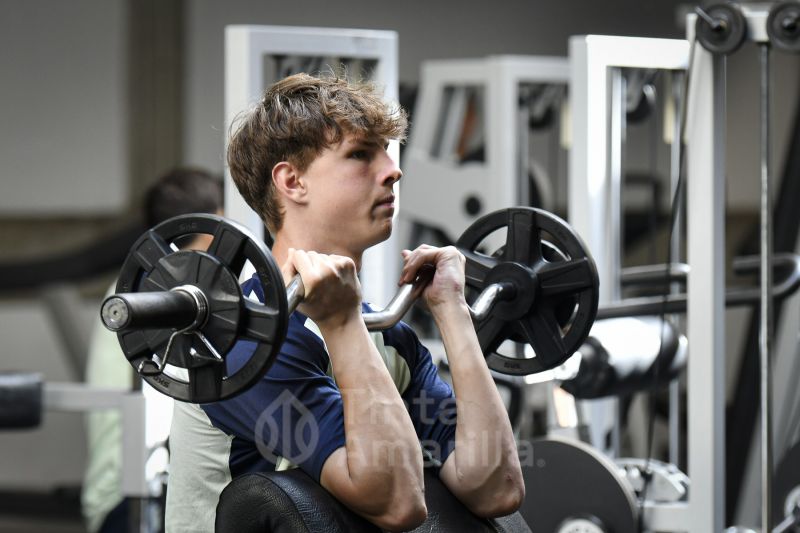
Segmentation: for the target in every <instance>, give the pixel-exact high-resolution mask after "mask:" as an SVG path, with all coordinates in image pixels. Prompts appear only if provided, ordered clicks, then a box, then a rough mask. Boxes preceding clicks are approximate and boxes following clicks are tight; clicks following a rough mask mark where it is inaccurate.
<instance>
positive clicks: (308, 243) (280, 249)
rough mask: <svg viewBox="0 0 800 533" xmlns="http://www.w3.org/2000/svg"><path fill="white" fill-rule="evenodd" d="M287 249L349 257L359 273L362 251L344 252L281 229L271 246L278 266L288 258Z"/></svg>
mask: <svg viewBox="0 0 800 533" xmlns="http://www.w3.org/2000/svg"><path fill="white" fill-rule="evenodd" d="M289 248H294V249H296V250H304V251H306V252H317V253H321V254H328V255H342V256H345V257H349V258H350V259H352V260H353V261H354V262H355V264H356V270H357V271H359V272H360V271H361V257H362V255H363V253H364V252H363V251H353V250H345V249H340V248H338V247H336V246H335V245H334V246H332V245H331V244H330V243H326V244H322V243H319V242H316V241H315V240H314V239H313V238H310V237H309V236H307V235H292V234H291V232H288V231H284V230H283V229H281V230H280V231H278V233H277V234H276V235H275V242H274V243H273V245H272V255H273V257H274V258H275V261H276V262H277V263H278V266H283V264H284V263H285V262H286V258H287V257H288V256H289Z"/></svg>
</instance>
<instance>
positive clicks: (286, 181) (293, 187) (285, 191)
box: [272, 161, 308, 204]
mask: <svg viewBox="0 0 800 533" xmlns="http://www.w3.org/2000/svg"><path fill="white" fill-rule="evenodd" d="M272 182H273V183H274V184H275V189H276V190H277V191H278V194H279V195H280V196H281V197H282V198H285V199H286V200H287V201H290V202H294V203H298V204H302V203H305V202H306V193H307V192H308V191H307V190H306V184H305V180H303V179H302V178H301V173H300V172H299V171H298V169H297V167H295V166H294V165H293V164H291V163H290V162H288V161H281V162H280V163H278V164H277V165H275V166H274V167H272Z"/></svg>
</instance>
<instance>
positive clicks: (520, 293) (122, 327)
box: [101, 207, 598, 403]
mask: <svg viewBox="0 0 800 533" xmlns="http://www.w3.org/2000/svg"><path fill="white" fill-rule="evenodd" d="M502 229H505V231H506V239H505V243H504V245H502V246H501V247H500V248H499V249H497V250H496V251H494V253H492V254H486V253H484V251H483V250H484V249H485V248H486V246H487V243H486V239H487V237H489V235H491V234H493V233H494V232H496V231H497V230H502ZM193 233H208V234H211V235H213V237H214V238H213V240H212V243H211V245H210V247H209V249H208V250H207V251H206V252H199V251H175V250H173V249H172V248H171V247H170V243H171V242H173V241H175V240H176V239H179V238H180V237H182V236H185V235H190V234H193ZM457 246H458V247H459V249H460V251H461V253H463V254H464V256H465V257H466V260H467V264H466V285H467V287H468V288H470V289H471V290H473V291H476V292H479V293H480V294H479V296H478V297H477V298H476V299H475V300H474V301H473V303H472V304H471V307H470V313H471V315H472V318H473V322H474V324H475V328H476V332H477V335H478V339H479V341H480V344H481V348H482V349H483V351H484V353H485V354H486V357H487V364H488V365H489V367H490V368H491V369H493V370H497V371H499V372H503V373H507V374H517V375H524V374H532V373H535V372H539V371H543V370H549V369H551V368H554V367H556V366H558V365H560V364H562V363H563V362H564V361H566V359H568V358H569V357H570V356H572V355H573V354H574V353H575V351H577V349H578V348H579V347H580V346H581V345H582V344H583V342H584V341H585V340H586V337H587V336H588V334H589V331H590V329H591V326H592V324H593V322H594V319H595V316H596V314H597V304H598V290H597V289H598V276H597V270H596V267H595V265H594V261H593V260H592V258H591V256H590V255H589V253H588V251H587V250H586V247H585V246H584V245H583V243H582V241H581V240H580V238H579V237H578V236H577V235H576V234H575V232H574V231H573V230H572V228H571V227H570V226H569V225H568V224H567V223H566V222H564V221H563V220H561V219H560V218H558V217H556V216H555V215H552V214H551V213H548V212H546V211H542V210H539V209H534V208H528V207H518V208H512V209H505V210H501V211H497V212H494V213H491V214H489V215H486V216H484V217H482V218H481V219H479V220H477V221H476V222H475V223H474V224H473V225H472V226H470V228H468V229H467V231H466V232H465V233H464V234H463V235H462V237H461V238H460V239H459V241H458V243H457ZM247 262H249V263H250V264H251V265H252V266H253V267H254V268H255V271H256V276H257V277H258V279H259V280H260V282H261V286H262V289H263V303H262V302H257V301H254V300H252V299H249V298H246V297H245V296H244V295H243V294H242V290H241V288H240V286H239V282H238V280H239V276H240V274H241V273H242V270H243V268H244V266H245V264H246V263H247ZM432 273H433V271H432V269H426V271H423V272H422V273H421V274H420V276H418V279H417V280H416V281H415V283H414V284H411V285H406V286H404V287H402V288H401V290H400V291H399V292H398V293H397V295H396V296H395V297H394V298H393V299H392V301H391V302H390V303H389V305H387V307H386V308H384V309H383V310H381V311H377V312H372V313H365V314H364V315H363V316H364V321H365V323H366V325H367V328H368V329H370V330H373V331H375V330H383V329H387V328H390V327H392V326H394V325H395V324H397V322H398V321H399V320H400V319H401V318H402V317H403V316H404V315H405V313H406V312H407V311H408V309H409V308H410V307H411V305H413V303H414V302H415V300H416V299H417V297H418V296H419V295H420V293H421V292H422V290H423V289H424V287H425V285H426V284H427V283H428V282H429V281H430V279H431V277H432ZM116 290H117V292H118V294H115V295H112V296H109V297H108V298H107V299H106V300H105V301H104V302H103V305H102V307H101V317H102V319H103V323H104V324H105V325H106V327H107V328H108V329H110V330H112V331H116V332H117V334H118V338H119V342H120V345H121V347H122V350H123V352H124V353H125V356H126V358H127V359H128V361H129V362H130V363H131V365H132V366H133V367H134V368H135V369H136V371H137V372H138V373H139V374H140V375H141V376H142V377H143V379H145V381H147V382H148V383H149V384H150V385H152V386H153V387H154V388H156V389H157V390H159V391H161V392H162V393H164V394H167V395H168V396H171V397H173V398H175V399H178V400H183V401H189V402H195V403H206V402H213V401H217V400H222V399H225V398H229V397H231V396H234V395H236V394H238V393H240V392H242V391H244V390H245V389H247V388H249V387H250V386H251V385H253V384H254V383H255V382H256V381H257V380H258V379H260V378H261V376H263V375H264V373H265V372H266V371H267V370H268V369H269V367H270V365H271V364H272V362H273V361H274V359H275V357H276V356H277V354H278V353H279V351H280V347H281V345H282V343H283V341H284V339H285V337H286V332H287V329H288V321H289V316H290V315H291V313H292V311H293V310H294V309H295V308H296V307H297V305H298V304H299V303H300V302H301V301H302V298H303V295H304V290H303V285H302V280H300V278H299V276H296V277H295V279H293V280H292V282H291V283H290V284H289V286H288V287H285V286H284V282H283V276H282V274H281V271H280V268H279V267H278V265H277V264H276V263H275V260H274V258H273V257H272V254H271V253H270V251H269V249H268V248H267V247H266V245H265V244H264V243H263V242H261V241H259V240H258V239H256V238H255V237H254V236H253V235H252V234H250V232H249V231H248V230H247V229H246V228H244V227H242V226H240V225H239V224H236V223H234V222H232V221H230V220H226V219H224V218H222V217H218V216H215V215H205V214H203V215H200V214H196V215H182V216H179V217H176V218H173V219H170V220H167V221H165V222H163V223H161V224H159V225H158V226H156V227H155V228H153V229H151V230H149V231H148V232H147V233H145V234H144V235H142V237H140V238H139V240H137V242H136V243H135V244H134V245H133V247H132V249H131V252H130V254H129V255H128V258H127V259H126V260H125V263H124V264H123V267H122V270H121V273H120V278H119V282H118V283H117V287H116ZM239 340H247V341H251V342H252V343H253V344H254V350H253V354H252V356H251V357H250V359H248V360H247V361H245V362H244V363H242V362H240V361H236V362H234V361H227V360H226V354H227V353H228V351H229V350H230V349H231V348H232V347H233V345H234V344H235V342H237V341H239ZM506 340H512V341H515V342H523V343H527V344H530V345H531V347H532V348H533V350H534V353H535V356H534V357H533V358H527V359H520V358H514V357H507V356H505V355H501V354H499V353H498V352H497V350H498V348H499V347H500V345H501V344H502V343H503V342H504V341H506ZM177 369H182V370H177Z"/></svg>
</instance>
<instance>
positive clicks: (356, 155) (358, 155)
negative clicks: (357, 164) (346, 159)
mask: <svg viewBox="0 0 800 533" xmlns="http://www.w3.org/2000/svg"><path fill="white" fill-rule="evenodd" d="M350 158H351V159H359V160H366V159H368V158H369V153H367V151H366V150H355V151H353V152H350Z"/></svg>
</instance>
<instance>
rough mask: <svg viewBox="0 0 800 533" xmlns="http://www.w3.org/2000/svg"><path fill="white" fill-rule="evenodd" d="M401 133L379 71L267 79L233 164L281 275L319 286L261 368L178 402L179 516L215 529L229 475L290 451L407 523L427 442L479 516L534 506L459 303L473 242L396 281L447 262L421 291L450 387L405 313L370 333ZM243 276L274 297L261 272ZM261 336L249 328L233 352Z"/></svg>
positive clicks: (174, 437)
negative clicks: (233, 384)
mask: <svg viewBox="0 0 800 533" xmlns="http://www.w3.org/2000/svg"><path fill="white" fill-rule="evenodd" d="M405 130H406V119H405V115H404V114H403V113H402V111H400V110H397V109H392V108H390V107H389V106H387V105H386V104H385V103H384V102H383V101H382V100H381V97H380V95H379V94H378V93H377V92H376V90H375V89H374V88H373V87H372V86H370V85H358V84H348V83H347V82H346V81H344V80H341V79H332V78H324V79H317V78H313V77H311V76H307V75H304V74H299V75H296V76H291V77H289V78H286V79H284V80H282V81H280V82H278V83H276V84H275V85H273V86H272V87H271V88H269V89H268V90H267V91H266V94H265V95H264V98H263V100H262V101H261V102H260V103H259V104H258V105H257V106H256V108H255V109H254V110H253V111H252V112H250V113H249V114H248V115H247V116H245V117H244V119H243V121H242V123H241V125H240V127H239V129H238V130H237V131H236V132H235V133H234V135H233V137H232V139H231V142H230V145H229V150H228V163H229V165H230V169H231V175H232V176H233V179H234V181H235V182H236V185H237V187H238V189H239V192H240V193H241V194H242V195H243V196H244V198H245V200H246V201H247V202H248V204H249V205H250V206H251V207H252V208H253V209H254V210H255V211H256V212H258V213H259V214H260V215H261V217H262V218H263V220H264V222H265V223H266V225H267V227H268V229H269V230H270V232H271V233H272V234H273V236H274V239H275V242H274V246H273V248H272V252H273V254H274V256H275V258H276V260H277V261H278V262H279V264H282V265H283V271H284V276H285V281H288V280H289V279H290V278H291V277H292V276H293V275H294V274H295V273H297V272H299V274H300V275H301V277H302V279H303V282H304V284H305V292H306V296H305V300H304V302H303V303H302V304H301V306H300V308H299V309H298V311H296V312H295V313H294V314H293V315H292V317H291V319H290V325H289V333H288V337H287V340H286V342H285V343H284V345H283V347H282V349H281V353H280V355H279V356H278V358H277V360H276V362H275V363H274V365H273V366H272V368H270V370H269V372H268V373H267V375H266V376H265V377H264V378H263V379H262V380H261V381H260V382H258V383H257V384H256V385H255V386H253V387H252V388H251V389H249V390H248V391H246V392H244V393H243V394H241V395H239V396H237V397H235V398H232V399H230V400H226V401H222V402H218V403H215V404H207V405H203V406H196V405H190V404H183V403H181V402H176V409H175V417H174V419H173V428H172V433H171V444H172V461H171V470H170V484H169V487H168V491H167V527H168V529H169V530H170V531H190V530H191V531H201V530H209V531H210V530H211V529H212V528H213V523H214V513H215V506H216V504H217V501H218V496H219V493H220V491H221V490H222V489H223V488H224V486H225V485H226V484H227V483H228V482H229V481H230V479H231V478H232V477H235V476H237V475H239V474H242V473H245V472H251V471H259V470H261V471H263V470H269V469H283V468H287V467H290V466H299V467H300V468H302V469H303V470H304V471H305V472H307V473H308V474H309V475H310V476H311V477H313V478H314V479H316V480H318V481H319V482H320V483H321V484H322V486H323V487H325V488H326V489H327V490H328V491H329V492H331V493H332V494H333V495H334V496H335V497H336V498H338V499H339V500H340V501H341V502H343V503H344V504H345V505H347V506H348V507H349V508H351V509H352V510H353V511H355V512H356V513H358V514H360V515H362V516H364V517H366V518H367V519H368V520H370V521H372V522H373V523H375V524H377V525H378V526H380V527H382V528H384V529H389V530H406V529H410V528H413V527H416V526H417V525H419V524H420V523H422V522H423V521H424V519H425V517H426V508H425V499H424V483H423V471H422V469H423V459H424V458H423V452H426V454H427V458H428V461H429V463H430V464H432V465H434V466H437V467H440V470H439V475H440V477H441V479H442V480H443V482H444V483H445V484H446V485H447V486H448V487H449V489H450V490H451V491H452V492H453V494H455V495H456V497H458V498H459V499H460V500H461V501H462V502H463V503H464V504H465V505H466V506H467V507H468V508H470V509H471V510H472V511H473V512H474V513H476V514H478V515H480V516H501V515H505V514H508V513H510V512H512V511H514V510H515V509H517V507H518V506H519V504H520V503H521V501H522V498H523V497H524V485H523V481H522V475H521V472H520V465H519V459H518V457H517V452H516V445H515V442H514V438H513V434H512V431H511V425H510V423H509V420H508V415H507V414H506V412H505V408H504V407H503V404H502V401H501V400H500V398H499V396H498V393H497V389H496V388H495V386H494V383H493V381H492V379H491V376H490V374H489V370H488V367H487V365H486V362H485V361H484V358H483V354H482V353H481V350H480V346H479V343H478V340H477V337H476V335H475V330H474V328H473V326H472V322H471V319H470V315H469V311H468V307H467V304H466V302H465V300H464V258H463V256H461V254H460V253H459V252H458V251H457V250H456V249H455V248H452V247H449V248H442V249H439V248H433V247H429V246H425V245H423V246H420V247H419V248H417V249H416V250H414V251H404V252H403V260H404V263H405V264H404V267H403V270H402V275H401V278H400V280H399V281H398V284H403V283H409V282H411V281H413V280H414V279H415V277H416V273H417V271H418V269H419V268H420V267H421V266H422V265H424V264H432V265H434V266H435V267H436V273H435V275H434V278H433V280H432V281H431V283H430V284H429V285H428V287H427V288H426V289H425V291H424V293H423V295H422V297H423V299H424V300H425V303H426V304H427V306H428V308H429V309H430V311H431V313H432V315H433V318H434V320H435V322H436V324H437V326H438V327H439V330H440V332H441V334H442V338H443V341H444V345H445V348H446V352H447V357H448V361H449V364H450V368H451V371H452V376H453V383H454V388H455V398H454V397H453V391H452V390H451V389H450V387H449V386H448V385H447V384H445V383H444V382H442V381H441V380H440V379H439V377H438V376H437V374H436V369H435V367H434V366H433V364H432V362H431V357H430V353H429V352H428V351H427V350H426V349H425V348H424V347H423V346H422V345H420V343H419V341H418V340H417V337H416V335H415V334H414V333H413V331H411V329H410V328H409V327H408V326H407V325H405V324H403V323H400V324H398V325H396V326H395V327H393V328H391V329H389V330H387V331H384V332H376V333H369V332H368V331H367V329H366V326H365V325H364V321H363V319H362V316H361V314H362V312H364V311H369V310H370V307H369V306H368V305H367V304H362V302H361V291H360V285H359V281H358V277H357V273H358V270H359V268H360V266H361V258H362V254H363V252H364V251H365V250H366V249H367V248H369V247H370V246H373V245H375V244H377V243H379V242H381V241H383V240H385V239H387V238H388V237H389V235H390V233H391V230H392V216H393V214H394V210H395V192H396V187H395V184H396V183H397V182H398V180H400V178H401V176H402V173H401V171H400V169H399V168H398V167H397V164H396V163H395V162H394V161H393V160H392V159H391V158H390V157H389V155H388V154H387V152H386V146H387V143H388V141H389V140H390V139H402V138H403V137H404V135H405ZM399 259H400V258H398V260H399ZM244 289H245V291H246V293H247V292H250V291H252V292H253V293H254V294H255V295H256V296H258V297H259V298H263V293H262V291H261V287H260V285H259V284H258V282H257V281H256V280H251V281H249V282H248V283H246V284H245V287H244ZM248 350H249V351H248ZM251 350H252V347H249V346H247V345H246V344H245V343H239V344H238V345H237V346H236V347H234V349H233V350H232V351H231V352H230V353H229V354H228V363H229V365H236V364H239V362H240V361H241V360H242V359H246V358H247V357H248V356H249V353H250V351H251ZM454 407H455V409H453V408H454ZM454 410H455V412H453V411H454ZM456 421H457V422H456Z"/></svg>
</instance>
